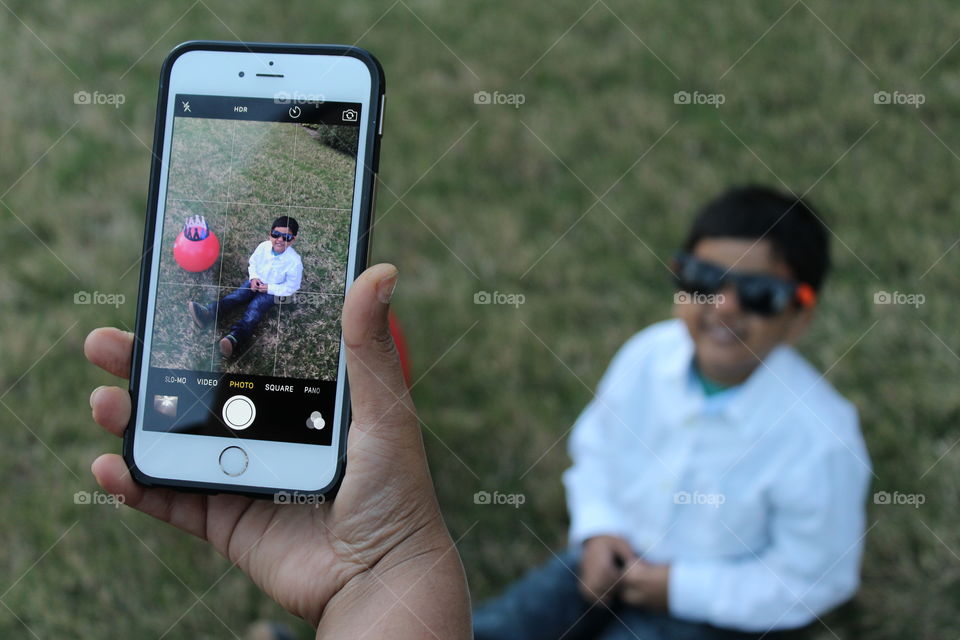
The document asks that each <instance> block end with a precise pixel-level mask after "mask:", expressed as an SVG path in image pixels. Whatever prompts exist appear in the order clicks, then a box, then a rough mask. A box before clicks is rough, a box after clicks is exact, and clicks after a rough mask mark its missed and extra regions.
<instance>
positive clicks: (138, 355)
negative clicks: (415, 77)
mask: <svg viewBox="0 0 960 640" xmlns="http://www.w3.org/2000/svg"><path fill="white" fill-rule="evenodd" d="M196 50H203V51H245V52H257V53H300V54H307V55H335V56H350V57H353V58H357V59H358V60H360V61H361V62H363V63H364V64H365V65H366V67H367V69H369V71H370V78H371V87H370V101H369V104H370V109H371V116H372V117H371V118H370V120H369V123H368V125H367V136H366V141H367V142H366V148H365V150H364V153H363V156H362V157H363V158H365V159H367V163H366V164H365V165H364V167H363V172H362V175H361V181H362V189H361V196H360V213H359V216H360V219H359V229H360V231H359V233H358V237H357V250H356V259H355V262H354V265H353V266H354V273H360V272H361V271H362V270H363V269H364V268H365V267H366V266H367V258H368V256H367V254H368V251H369V247H370V231H371V228H370V224H371V220H372V216H373V205H374V202H373V200H374V197H375V184H376V178H377V173H378V171H379V165H380V132H381V129H380V122H381V118H382V116H383V111H382V107H383V96H384V90H385V87H384V77H383V68H382V67H381V66H380V62H379V61H377V59H376V58H375V57H373V55H372V54H371V53H370V52H368V51H366V50H364V49H361V48H359V47H351V46H343V45H320V44H282V43H262V42H219V41H212V40H209V41H208V40H192V41H189V42H184V43H182V44H180V45H177V46H176V47H175V48H174V49H173V50H172V51H171V52H170V53H169V54H168V55H167V57H166V59H165V60H164V61H163V66H162V67H161V70H160V89H159V95H158V98H157V116H156V118H157V120H156V125H155V127H154V134H153V161H152V164H151V167H150V190H149V195H148V201H147V221H146V228H145V231H144V238H143V253H142V254H141V256H142V258H141V261H140V262H141V265H140V292H139V294H138V297H137V319H136V325H135V344H136V346H135V348H134V353H133V359H132V367H131V371H130V386H129V392H130V402H131V413H130V422H129V423H128V425H127V429H126V431H124V434H123V459H124V461H126V463H127V467H128V468H129V469H130V474H131V475H132V476H133V478H134V480H136V481H137V482H138V483H140V484H142V485H144V486H147V487H168V488H173V489H177V490H180V491H190V492H197V493H208V494H213V493H235V494H241V495H246V496H249V497H252V498H270V497H272V496H274V495H275V494H276V493H278V492H281V491H289V492H293V491H296V492H297V493H299V494H304V495H305V494H314V495H322V496H324V499H325V500H332V499H333V497H334V496H335V495H336V493H337V490H338V489H339V488H340V484H341V482H343V475H344V473H345V472H346V465H347V432H348V430H349V426H350V402H349V399H350V389H349V381H348V380H345V381H344V395H343V397H342V398H340V399H338V401H340V402H342V403H343V409H342V411H341V423H340V444H339V447H338V451H337V470H336V473H335V474H334V478H333V480H332V481H331V483H330V484H329V485H327V486H326V487H324V488H322V489H319V490H316V491H300V490H296V489H292V488H269V487H255V486H247V485H234V484H230V483H222V484H221V483H209V482H190V481H183V480H171V479H166V478H155V477H153V476H149V475H147V474H146V473H144V472H142V471H141V470H140V469H139V468H137V466H136V463H135V461H134V458H133V441H134V438H135V437H136V433H135V429H136V427H135V424H136V416H137V411H138V410H139V409H140V407H138V406H137V398H138V396H139V387H140V369H141V366H142V364H143V358H144V355H145V354H144V353H143V348H142V345H143V336H144V332H145V329H146V319H147V318H146V312H147V298H148V295H149V290H148V289H149V284H150V273H151V263H152V258H151V256H152V252H153V235H154V229H155V225H156V224H157V203H158V201H159V195H160V188H161V185H160V164H161V161H160V159H161V158H162V157H163V145H164V144H165V139H164V123H165V122H166V115H167V98H168V91H169V88H170V70H171V69H172V67H173V63H174V61H176V59H177V58H178V57H180V56H181V55H183V54H184V53H186V52H188V51H196Z"/></svg>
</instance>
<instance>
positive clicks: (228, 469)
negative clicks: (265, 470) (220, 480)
mask: <svg viewBox="0 0 960 640" xmlns="http://www.w3.org/2000/svg"><path fill="white" fill-rule="evenodd" d="M247 462H248V460H247V452H246V451H244V450H243V449H241V448H240V447H227V448H226V449H224V450H223V451H221V452H220V470H221V471H223V472H224V473H225V474H227V475H228V476H232V477H234V478H235V477H237V476H239V475H241V474H242V473H243V472H244V471H246V470H247Z"/></svg>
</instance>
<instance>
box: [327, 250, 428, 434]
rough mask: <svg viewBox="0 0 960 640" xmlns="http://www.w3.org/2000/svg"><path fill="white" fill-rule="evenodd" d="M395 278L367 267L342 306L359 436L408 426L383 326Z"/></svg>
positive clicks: (390, 271) (404, 394)
mask: <svg viewBox="0 0 960 640" xmlns="http://www.w3.org/2000/svg"><path fill="white" fill-rule="evenodd" d="M397 275H398V274H397V269H396V267H394V266H393V265H390V264H378V265H376V266H373V267H370V268H369V269H367V270H366V271H364V272H363V273H362V274H360V277H358V278H357V279H356V280H355V281H354V282H353V284H352V285H351V286H350V291H349V292H347V298H346V301H345V302H344V305H343V341H344V344H345V345H346V348H347V375H348V377H349V380H350V400H351V404H352V407H353V423H354V427H355V428H359V429H360V430H368V429H372V428H373V427H375V426H377V425H378V424H389V425H396V424H398V423H401V422H405V423H407V424H409V422H410V420H411V418H412V417H413V416H414V415H415V414H414V413H413V403H412V402H411V400H410V395H409V393H408V391H407V386H406V384H405V383H404V380H403V372H402V370H401V368H400V358H399V356H398V355H397V349H396V346H395V345H394V343H393V337H392V336H391V335H390V328H389V323H388V320H387V312H388V311H389V309H390V304H389V303H390V298H391V296H392V295H393V290H394V287H395V286H396V284H397ZM417 437H418V438H419V435H417Z"/></svg>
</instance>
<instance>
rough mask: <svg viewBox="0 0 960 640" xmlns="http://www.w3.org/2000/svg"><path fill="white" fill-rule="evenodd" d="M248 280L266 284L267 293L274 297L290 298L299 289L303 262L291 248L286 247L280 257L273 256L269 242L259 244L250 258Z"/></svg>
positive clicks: (271, 245)
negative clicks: (256, 279) (256, 280)
mask: <svg viewBox="0 0 960 640" xmlns="http://www.w3.org/2000/svg"><path fill="white" fill-rule="evenodd" d="M247 273H248V274H249V275H250V278H251V279H253V278H259V279H260V280H263V281H264V282H265V283H266V284H267V293H269V294H272V295H275V296H292V295H293V294H295V293H296V292H297V290H299V289H300V281H301V280H302V279H303V261H301V260H300V254H299V253H297V252H296V251H294V249H293V247H287V248H286V249H285V250H284V252H283V253H281V254H280V255H274V253H273V244H272V243H271V242H270V241H269V240H264V241H263V242H261V243H260V244H259V245H258V246H257V248H256V249H254V251H253V254H252V255H251V256H250V267H249V269H247Z"/></svg>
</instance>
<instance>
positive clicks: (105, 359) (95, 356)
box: [83, 327, 133, 378]
mask: <svg viewBox="0 0 960 640" xmlns="http://www.w3.org/2000/svg"><path fill="white" fill-rule="evenodd" d="M83 353H84V355H86V356H87V360H89V361H90V362H92V363H93V364H95V365H97V366H98V367H100V368H101V369H103V370H104V371H107V372H109V373H112V374H113V375H115V376H119V377H121V378H129V377H130V359H131V358H132V357H133V334H132V333H130V332H129V331H121V330H120V329H115V328H113V327H100V328H99V329H94V330H93V331H91V332H90V333H89V335H87V339H86V340H85V341H84V343H83Z"/></svg>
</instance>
